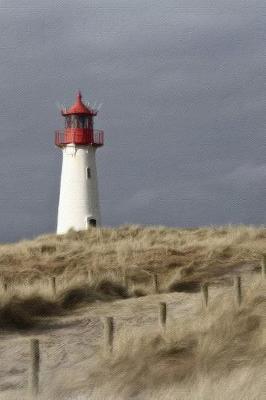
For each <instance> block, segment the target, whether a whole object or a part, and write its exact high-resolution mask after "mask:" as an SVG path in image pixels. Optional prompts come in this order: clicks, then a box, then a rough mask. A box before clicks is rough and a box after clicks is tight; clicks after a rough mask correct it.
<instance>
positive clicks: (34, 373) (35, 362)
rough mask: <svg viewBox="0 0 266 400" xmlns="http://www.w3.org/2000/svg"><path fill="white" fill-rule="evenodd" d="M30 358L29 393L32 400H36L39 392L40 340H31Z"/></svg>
mask: <svg viewBox="0 0 266 400" xmlns="http://www.w3.org/2000/svg"><path fill="white" fill-rule="evenodd" d="M30 357H31V360H30V363H31V364H30V373H29V392H30V396H32V399H36V396H37V395H38V392H39V372H40V345H39V340H38V339H31V340H30Z"/></svg>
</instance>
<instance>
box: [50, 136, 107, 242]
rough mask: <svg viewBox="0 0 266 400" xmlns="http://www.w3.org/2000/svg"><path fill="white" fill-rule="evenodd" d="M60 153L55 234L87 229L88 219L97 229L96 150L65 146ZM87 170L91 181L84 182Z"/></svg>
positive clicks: (98, 217) (98, 210)
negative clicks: (60, 168) (92, 220)
mask: <svg viewBox="0 0 266 400" xmlns="http://www.w3.org/2000/svg"><path fill="white" fill-rule="evenodd" d="M62 152H63V163H62V173H61V185H60V196H59V206H58V219H57V233H58V234H61V233H66V232H67V231H68V230H69V229H70V228H73V229H75V230H82V229H87V228H88V219H89V218H94V219H96V222H97V226H99V225H101V216H100V205H99V196H98V185H97V171H96V160H95V153H96V148H95V147H93V146H77V145H74V144H68V145H67V146H65V147H63V148H62ZM87 168H90V171H91V177H90V178H87Z"/></svg>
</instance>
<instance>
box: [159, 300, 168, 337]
mask: <svg viewBox="0 0 266 400" xmlns="http://www.w3.org/2000/svg"><path fill="white" fill-rule="evenodd" d="M166 319H167V307H166V303H164V302H160V303H159V325H160V328H161V329H162V330H163V331H165V328H166Z"/></svg>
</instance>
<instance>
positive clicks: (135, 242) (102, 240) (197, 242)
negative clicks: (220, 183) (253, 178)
mask: <svg viewBox="0 0 266 400" xmlns="http://www.w3.org/2000/svg"><path fill="white" fill-rule="evenodd" d="M265 239H266V229H265V228H264V227H254V226H230V225H229V226H224V227H206V228H195V229H192V228H191V229H178V228H166V227H142V226H122V227H120V228H117V229H108V228H102V229H101V228H97V229H91V230H88V231H83V232H75V231H70V232H69V233H68V234H66V235H62V236H55V235H46V236H41V237H38V238H37V239H35V240H33V241H21V242H19V243H17V244H8V245H0V274H1V277H2V281H3V282H4V281H5V282H7V283H8V284H11V285H13V286H15V285H16V284H21V283H23V284H26V283H28V284H30V285H32V284H33V283H34V282H36V281H38V280H42V284H44V283H45V280H46V279H48V278H49V277H51V276H56V277H57V278H58V279H57V282H58V285H64V284H65V282H67V283H71V284H72V283H73V282H74V283H75V282H76V280H78V279H80V280H83V281H84V277H85V278H86V277H88V278H86V279H89V280H90V281H97V280H102V279H103V278H107V279H112V280H114V281H120V282H122V281H123V279H124V275H125V274H126V276H127V281H128V283H129V284H130V285H131V286H135V287H137V288H141V287H142V288H144V287H145V290H147V289H149V290H150V291H152V290H153V287H152V280H151V274H152V273H155V272H156V273H158V277H159V283H160V288H161V290H165V289H166V288H168V286H169V284H171V283H172V281H173V280H178V281H184V282H187V281H190V280H193V281H202V280H206V279H217V278H219V277H220V276H224V275H225V274H227V273H230V272H231V271H232V269H234V268H238V267H247V268H248V267H250V266H251V267H252V268H255V267H256V266H258V264H259V262H260V259H261V256H262V254H264V253H266V240H265ZM71 281H72V282H71Z"/></svg>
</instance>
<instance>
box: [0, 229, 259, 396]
mask: <svg viewBox="0 0 266 400" xmlns="http://www.w3.org/2000/svg"><path fill="white" fill-rule="evenodd" d="M265 254H266V229H265V228H264V227H254V226H224V227H206V228H195V229H174V228H165V227H141V226H124V227H120V228H117V229H107V228H102V229H99V228H97V229H92V230H88V231H85V232H74V231H71V232H69V233H68V234H67V235H64V236H54V235H46V236H41V237H39V238H37V239H35V240H33V241H23V242H20V243H17V244H8V245H1V246H0V274H1V279H2V283H3V288H2V291H0V328H2V329H3V328H5V329H6V328H9V329H11V328H13V329H14V328H21V327H22V328H24V329H25V328H26V329H31V328H32V327H35V326H37V325H36V324H38V323H39V322H40V317H42V318H41V319H43V318H44V317H47V316H49V317H50V316H55V315H56V316H64V315H65V314H66V313H73V312H74V310H77V308H78V307H80V306H81V305H82V306H84V305H89V307H86V308H83V309H81V310H79V312H80V315H82V313H84V315H85V313H86V312H87V313H88V314H87V317H88V315H89V317H92V318H93V316H94V317H99V316H100V313H102V315H114V316H115V317H116V318H117V320H119V318H122V314H123V315H124V317H123V318H124V321H126V325H125V327H124V329H123V328H121V326H123V324H124V322H123V321H120V322H119V327H120V328H119V329H118V331H117V332H116V339H115V353H114V355H113V357H112V358H107V357H106V356H103V355H102V353H101V351H100V342H99V343H98V351H97V354H94V353H93V355H92V356H91V358H90V359H89V362H87V360H86V359H85V360H84V359H83V361H80V362H81V366H82V368H81V369H79V368H78V367H77V363H76V364H75V368H73V369H71V370H67V371H66V370H64V368H62V372H61V375H62V376H61V378H60V371H59V372H57V376H56V379H55V384H54V385H53V386H51V387H49V388H48V389H47V390H45V391H44V392H45V393H44V392H43V398H44V399H49V400H52V399H58V400H59V399H67V398H69V399H70V398H73V399H78V398H80V399H82V400H85V399H86V400H87V399H90V400H98V399H99V400H114V399H116V400H120V399H121V400H129V399H131V400H148V399H154V400H159V399H160V400H161V399H164V400H213V399H215V400H222V399H224V398H226V399H227V400H233V399H234V400H235V399H236V400H262V399H264V398H265V397H266V381H265V377H264V375H265V367H266V357H265V356H266V340H265V325H266V296H265V282H260V283H258V282H255V283H254V284H251V283H249V284H248V287H247V288H245V296H244V297H245V301H244V304H243V306H242V307H241V308H240V309H237V308H236V307H235V306H234V303H233V298H232V295H229V294H228V292H226V293H224V294H222V295H221V293H222V292H221V291H222V290H224V289H226V290H231V288H230V287H229V285H231V278H232V274H235V273H237V274H238V273H243V275H245V273H246V272H247V273H249V274H250V273H251V274H250V275H249V276H251V275H252V276H253V277H255V272H257V271H259V267H260V263H261V259H262V256H264V255H265ZM155 273H156V274H157V275H158V280H159V288H160V293H161V294H159V295H157V296H151V294H153V293H154V286H153V279H152V276H153V274H155ZM52 276H56V284H57V290H58V291H57V294H56V295H54V294H53V291H52V287H51V281H50V278H51V277H52ZM252 279H253V278H252ZM206 281H210V282H212V294H211V304H210V308H209V311H208V313H206V312H204V311H203V309H202V307H201V305H200V302H199V299H200V293H197V292H198V290H199V288H200V285H201V284H202V283H204V282H206ZM106 282H108V283H106ZM5 283H6V284H7V285H8V290H7V291H5V290H4V284H5ZM168 292H179V293H173V294H166V293H168ZM36 293H38V295H36ZM135 295H146V297H144V298H142V299H132V298H131V299H128V300H127V301H124V300H123V301H120V302H116V303H112V301H113V300H115V299H126V298H128V297H132V296H135ZM167 296H169V297H167ZM161 298H162V299H165V298H169V299H174V298H175V299H180V302H179V303H178V306H177V309H176V314H177V315H178V320H175V321H173V320H172V322H171V320H170V322H169V324H168V326H167V331H166V334H165V335H164V336H163V335H162V333H161V332H160V331H159V328H158V327H157V324H155V325H154V323H153V324H150V325H145V326H144V325H143V326H142V322H139V321H138V323H137V324H138V326H137V327H136V326H135V325H136V324H135V325H134V324H133V323H132V320H135V321H136V316H137V315H138V313H139V311H140V309H141V307H142V314H141V317H140V321H141V319H142V318H144V317H146V319H149V318H150V314H149V313H150V310H152V309H154V308H152V307H154V302H155V301H156V302H157V303H158V301H159V299H161ZM110 301H111V303H110ZM178 301H179V300H178ZM98 303H99V304H98ZM105 303H106V304H105ZM157 303H156V304H157ZM112 304H114V305H113V306H112ZM188 309H190V310H192V309H193V310H194V311H193V313H191V312H188V311H187V310H188ZM148 310H149V311H148ZM110 313H111V314H110ZM17 317H18V319H17ZM24 317H25V318H24ZM19 318H20V319H19ZM23 318H24V319H23ZM25 321H26V322H25ZM143 321H144V319H143ZM41 322H42V323H43V322H45V320H43V321H41ZM24 323H25V325H23V324H24ZM91 329H92V328H91ZM92 332H94V335H95V337H94V340H97V338H99V336H100V331H99V325H97V324H96V325H95V331H93V330H92ZM54 335H56V334H54ZM77 336H78V335H77ZM76 340H77V341H78V340H79V339H78V338H77V339H76ZM100 340H102V339H101V338H100ZM47 343H49V341H48V342H47ZM92 346H94V347H93V348H94V349H95V346H96V347H97V345H95V344H93V345H92ZM81 348H82V346H81V344H79V349H81ZM79 351H83V350H79ZM84 351H85V350H84ZM81 371H82V373H81ZM54 373H55V371H53V374H54ZM53 378H54V376H53ZM68 378H69V379H68ZM43 379H44V378H43ZM10 396H11V397H10V399H11V398H12V399H13V397H12V394H11V395H10ZM71 396H72V397H71ZM78 396H81V397H78ZM0 398H1V396H0ZM3 398H8V397H3ZM14 398H16V397H14ZM20 398H21V399H22V398H24V397H23V396H22V394H20ZM25 398H27V397H25Z"/></svg>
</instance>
